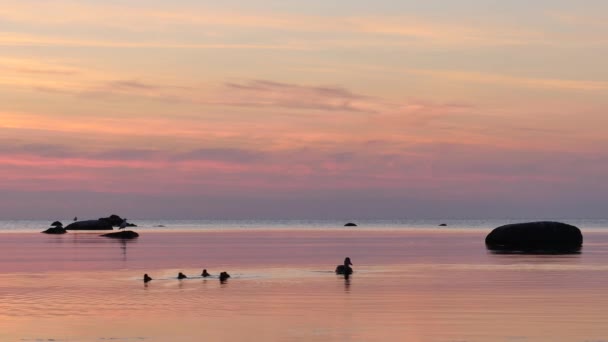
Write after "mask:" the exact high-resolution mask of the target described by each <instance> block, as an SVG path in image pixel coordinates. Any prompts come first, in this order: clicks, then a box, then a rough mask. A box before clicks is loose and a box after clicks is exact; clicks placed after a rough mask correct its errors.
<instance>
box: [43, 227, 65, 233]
mask: <svg viewBox="0 0 608 342" xmlns="http://www.w3.org/2000/svg"><path fill="white" fill-rule="evenodd" d="M42 233H44V234H65V233H67V231H66V230H65V229H63V227H51V228H49V229H47V230H45V231H43V232H42Z"/></svg>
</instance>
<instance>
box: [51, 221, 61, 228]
mask: <svg viewBox="0 0 608 342" xmlns="http://www.w3.org/2000/svg"><path fill="white" fill-rule="evenodd" d="M51 227H63V223H61V222H59V221H55V222H53V223H51Z"/></svg>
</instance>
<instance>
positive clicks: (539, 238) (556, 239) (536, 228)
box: [486, 221, 583, 253]
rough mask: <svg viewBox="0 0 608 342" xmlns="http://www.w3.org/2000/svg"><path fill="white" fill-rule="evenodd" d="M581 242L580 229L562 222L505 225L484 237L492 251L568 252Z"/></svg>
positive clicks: (581, 243)
mask: <svg viewBox="0 0 608 342" xmlns="http://www.w3.org/2000/svg"><path fill="white" fill-rule="evenodd" d="M582 245H583V234H582V233H581V230H580V229H578V228H577V227H575V226H571V225H569V224H565V223H561V222H549V221H541V222H528V223H516V224H507V225H504V226H500V227H498V228H496V229H494V230H493V231H492V232H491V233H490V234H488V236H486V247H487V248H488V249H490V250H495V251H517V252H532V253H544V252H546V253H556V252H557V253H562V252H563V253H571V252H578V251H580V248H581V246H582Z"/></svg>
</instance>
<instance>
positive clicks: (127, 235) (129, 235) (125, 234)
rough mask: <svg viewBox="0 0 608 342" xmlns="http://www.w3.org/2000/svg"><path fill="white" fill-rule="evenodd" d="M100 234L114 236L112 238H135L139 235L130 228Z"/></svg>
mask: <svg viewBox="0 0 608 342" xmlns="http://www.w3.org/2000/svg"><path fill="white" fill-rule="evenodd" d="M101 236H105V237H109V238H114V239H135V238H137V237H138V236H139V234H137V233H136V232H134V231H132V230H122V231H120V232H115V233H108V234H103V235H101Z"/></svg>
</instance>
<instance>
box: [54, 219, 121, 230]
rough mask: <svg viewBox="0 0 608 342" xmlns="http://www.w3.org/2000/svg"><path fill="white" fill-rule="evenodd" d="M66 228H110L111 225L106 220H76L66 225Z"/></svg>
mask: <svg viewBox="0 0 608 342" xmlns="http://www.w3.org/2000/svg"><path fill="white" fill-rule="evenodd" d="M65 229H66V230H112V229H113V228H112V225H111V224H110V223H109V222H108V221H106V220H89V221H77V222H73V223H70V224H68V225H67V227H65Z"/></svg>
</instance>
